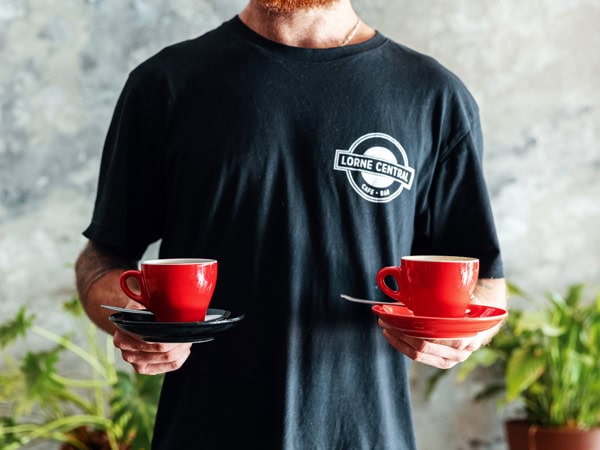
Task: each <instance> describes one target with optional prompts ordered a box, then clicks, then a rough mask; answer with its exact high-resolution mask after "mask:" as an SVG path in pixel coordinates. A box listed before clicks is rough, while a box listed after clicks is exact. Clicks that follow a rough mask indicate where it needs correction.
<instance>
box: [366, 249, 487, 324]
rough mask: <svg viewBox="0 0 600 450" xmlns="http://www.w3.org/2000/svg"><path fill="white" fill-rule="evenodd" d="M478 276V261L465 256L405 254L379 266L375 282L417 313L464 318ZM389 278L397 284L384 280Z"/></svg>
mask: <svg viewBox="0 0 600 450" xmlns="http://www.w3.org/2000/svg"><path fill="white" fill-rule="evenodd" d="M478 276H479V260H478V259H477V258H469V257H464V256H441V255H421V256H404V257H402V260H401V263H400V265H399V266H389V267H384V268H382V269H381V270H380V271H379V272H378V273H377V285H378V286H379V288H380V289H381V290H382V291H383V292H384V293H385V294H386V295H387V296H389V297H391V298H393V299H394V300H396V301H398V302H400V303H403V304H404V305H405V306H407V307H408V308H409V309H410V310H411V311H412V312H413V313H414V314H415V315H416V316H426V317H464V316H465V312H466V310H467V306H468V305H469V303H470V302H471V300H472V295H473V291H474V290H475V284H476V283H477V278H478ZM389 279H392V280H393V281H394V282H395V285H396V287H391V286H390V285H389V284H388V283H387V282H388V280H389Z"/></svg>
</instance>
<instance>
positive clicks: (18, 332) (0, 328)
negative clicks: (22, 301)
mask: <svg viewBox="0 0 600 450" xmlns="http://www.w3.org/2000/svg"><path fill="white" fill-rule="evenodd" d="M34 319H35V315H33V314H32V315H26V310H25V307H24V306H23V307H21V309H19V312H18V313H17V316H16V317H15V318H14V319H13V320H10V321H8V322H5V323H3V324H2V325H0V348H5V347H6V346H7V345H8V344H10V343H11V342H13V341H14V340H15V339H16V338H18V337H19V336H25V335H26V334H27V330H28V329H29V328H30V327H31V324H32V323H33V320H34Z"/></svg>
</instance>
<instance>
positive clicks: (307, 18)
mask: <svg viewBox="0 0 600 450" xmlns="http://www.w3.org/2000/svg"><path fill="white" fill-rule="evenodd" d="M240 19H241V20H242V22H244V24H246V26H248V27H249V28H250V29H252V30H253V31H255V32H256V33H258V34H260V35H261V36H263V37H265V38H267V39H270V40H272V41H275V42H279V43H281V44H285V45H289V46H292V47H303V48H331V47H339V46H342V45H351V44H356V43H358V42H362V41H365V40H367V39H369V38H371V37H372V36H373V34H374V33H375V32H374V30H373V29H372V28H370V27H368V26H367V25H365V24H364V23H362V22H360V23H359V22H358V20H359V19H358V16H357V15H356V13H355V12H354V10H353V9H352V6H351V4H350V0H339V1H336V2H333V3H332V4H331V5H328V6H322V7H313V8H298V9H295V10H293V11H274V10H270V9H268V8H266V7H264V6H263V5H262V4H261V3H260V2H258V1H257V0H250V3H249V4H248V6H247V7H246V8H245V9H244V10H243V11H242V12H241V13H240ZM357 23H358V24H359V25H358V26H357Z"/></svg>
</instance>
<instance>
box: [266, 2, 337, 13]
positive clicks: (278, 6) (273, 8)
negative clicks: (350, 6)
mask: <svg viewBox="0 0 600 450" xmlns="http://www.w3.org/2000/svg"><path fill="white" fill-rule="evenodd" d="M336 1H337V0H256V2H257V3H258V4H259V5H261V6H262V7H264V8H265V9H267V10H268V11H269V12H274V13H290V12H292V11H295V10H297V9H310V8H320V7H324V6H330V5H332V4H334V3H335V2H336Z"/></svg>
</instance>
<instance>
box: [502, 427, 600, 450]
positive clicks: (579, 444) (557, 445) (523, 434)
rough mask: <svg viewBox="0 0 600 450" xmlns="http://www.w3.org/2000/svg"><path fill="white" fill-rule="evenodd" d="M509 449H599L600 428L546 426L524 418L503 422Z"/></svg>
mask: <svg viewBox="0 0 600 450" xmlns="http://www.w3.org/2000/svg"><path fill="white" fill-rule="evenodd" d="M505 429H506V437H507V440H508V447H509V448H510V450H599V449H600V428H593V429H591V430H589V431H585V430H578V429H576V428H566V427H562V428H547V427H538V426H536V425H530V424H529V423H528V422H526V421H524V420H509V421H507V422H506V423H505Z"/></svg>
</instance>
